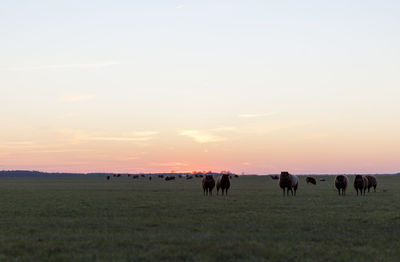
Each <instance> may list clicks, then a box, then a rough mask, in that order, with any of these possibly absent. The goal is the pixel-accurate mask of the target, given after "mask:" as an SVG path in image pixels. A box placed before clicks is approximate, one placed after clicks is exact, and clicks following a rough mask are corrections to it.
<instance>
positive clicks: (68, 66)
mask: <svg viewBox="0 0 400 262" xmlns="http://www.w3.org/2000/svg"><path fill="white" fill-rule="evenodd" d="M118 64H120V63H119V62H114V61H107V62H98V63H71V64H48V65H26V66H4V67H0V69H3V70H12V71H23V70H59V69H89V68H103V67H109V66H113V65H118Z"/></svg>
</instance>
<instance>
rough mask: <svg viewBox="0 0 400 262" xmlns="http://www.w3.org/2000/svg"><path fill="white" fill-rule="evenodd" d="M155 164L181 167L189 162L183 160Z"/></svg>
mask: <svg viewBox="0 0 400 262" xmlns="http://www.w3.org/2000/svg"><path fill="white" fill-rule="evenodd" d="M153 165H157V166H167V167H181V166H188V165H189V164H187V163H182V162H163V163H153Z"/></svg>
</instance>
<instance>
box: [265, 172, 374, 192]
mask: <svg viewBox="0 0 400 262" xmlns="http://www.w3.org/2000/svg"><path fill="white" fill-rule="evenodd" d="M272 179H279V187H280V188H281V189H282V190H283V196H285V190H286V195H289V191H290V192H291V194H292V196H293V195H296V191H297V188H298V185H299V180H298V178H297V176H295V175H292V174H289V172H286V171H284V172H281V174H280V176H279V177H278V178H277V176H273V177H272ZM320 181H325V179H323V178H321V179H320ZM306 182H307V184H308V183H311V184H314V185H316V184H317V180H316V179H315V178H313V177H309V176H308V177H306ZM334 184H335V187H336V189H337V190H338V194H339V196H340V195H342V196H344V195H345V194H346V189H347V185H348V184H349V179H348V178H347V176H345V175H337V176H336V177H335V180H334ZM377 185H378V182H377V180H376V177H375V176H372V175H365V176H362V175H355V176H354V181H353V186H354V189H355V190H356V192H357V196H358V192H360V196H362V195H365V191H366V190H367V189H368V192H370V189H371V188H372V187H373V188H374V192H376V187H377Z"/></svg>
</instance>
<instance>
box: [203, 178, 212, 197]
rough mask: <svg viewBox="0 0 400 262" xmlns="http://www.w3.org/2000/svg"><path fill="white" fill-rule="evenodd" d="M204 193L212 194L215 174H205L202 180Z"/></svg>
mask: <svg viewBox="0 0 400 262" xmlns="http://www.w3.org/2000/svg"><path fill="white" fill-rule="evenodd" d="M202 185H203V193H204V195H205V196H206V195H210V196H212V190H213V189H214V187H215V180H214V177H213V175H205V176H204V177H203V180H202Z"/></svg>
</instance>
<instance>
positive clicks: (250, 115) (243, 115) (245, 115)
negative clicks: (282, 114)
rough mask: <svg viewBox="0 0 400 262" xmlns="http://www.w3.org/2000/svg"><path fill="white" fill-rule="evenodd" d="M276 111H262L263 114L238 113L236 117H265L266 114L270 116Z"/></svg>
mask: <svg viewBox="0 0 400 262" xmlns="http://www.w3.org/2000/svg"><path fill="white" fill-rule="evenodd" d="M275 114H276V113H263V114H239V115H238V117H240V118H256V117H266V116H272V115H275Z"/></svg>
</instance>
